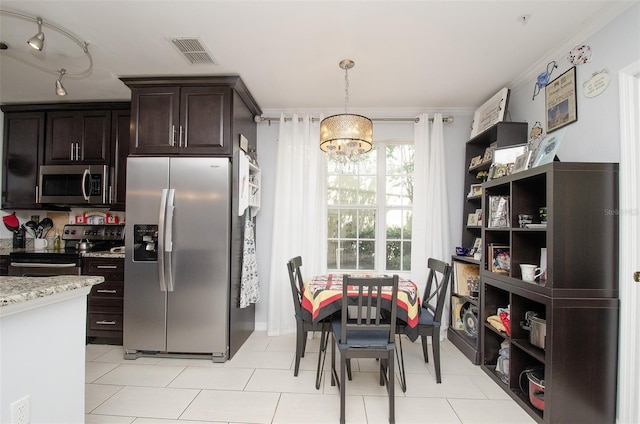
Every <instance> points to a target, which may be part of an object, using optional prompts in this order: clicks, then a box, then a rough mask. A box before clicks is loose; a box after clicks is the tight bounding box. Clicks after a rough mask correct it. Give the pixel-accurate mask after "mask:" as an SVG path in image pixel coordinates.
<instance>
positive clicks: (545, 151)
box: [531, 129, 565, 168]
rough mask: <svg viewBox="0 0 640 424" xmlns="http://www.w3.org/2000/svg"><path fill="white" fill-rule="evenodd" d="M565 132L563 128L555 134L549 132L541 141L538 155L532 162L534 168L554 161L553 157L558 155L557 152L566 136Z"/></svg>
mask: <svg viewBox="0 0 640 424" xmlns="http://www.w3.org/2000/svg"><path fill="white" fill-rule="evenodd" d="M564 133H565V130H564V129H562V130H560V131H558V132H555V133H553V134H550V135H549V134H547V136H546V137H545V138H544V139H543V140H542V141H541V142H540V146H539V147H538V151H537V152H536V156H535V158H533V163H532V164H531V167H532V168H535V167H536V166H540V165H544V164H546V163H551V162H553V159H554V158H555V157H556V153H557V152H558V147H560V142H561V141H562V137H564Z"/></svg>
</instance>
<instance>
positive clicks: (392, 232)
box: [385, 210, 402, 239]
mask: <svg viewBox="0 0 640 424" xmlns="http://www.w3.org/2000/svg"><path fill="white" fill-rule="evenodd" d="M385 228H386V230H387V238H388V239H399V238H401V237H402V233H401V232H402V211H401V210H390V211H387V222H386V226H385Z"/></svg>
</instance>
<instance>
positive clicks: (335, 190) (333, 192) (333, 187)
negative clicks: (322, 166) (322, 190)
mask: <svg viewBox="0 0 640 424" xmlns="http://www.w3.org/2000/svg"><path fill="white" fill-rule="evenodd" d="M339 181H340V179H339V178H338V177H337V176H335V175H330V176H329V177H328V178H327V204H329V205H336V204H338V199H339V195H340V187H339V186H338V184H339Z"/></svg>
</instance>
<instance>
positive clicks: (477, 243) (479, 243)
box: [469, 237, 482, 256]
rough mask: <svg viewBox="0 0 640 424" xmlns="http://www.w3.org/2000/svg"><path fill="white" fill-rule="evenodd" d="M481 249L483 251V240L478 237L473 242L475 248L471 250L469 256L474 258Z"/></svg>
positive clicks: (472, 247)
mask: <svg viewBox="0 0 640 424" xmlns="http://www.w3.org/2000/svg"><path fill="white" fill-rule="evenodd" d="M480 249H482V239H481V238H480V237H476V238H475V239H474V240H473V246H471V249H469V256H473V255H474V254H476V253H477V252H480Z"/></svg>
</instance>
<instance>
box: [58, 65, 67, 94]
mask: <svg viewBox="0 0 640 424" xmlns="http://www.w3.org/2000/svg"><path fill="white" fill-rule="evenodd" d="M66 73H67V70H66V69H64V68H62V69H60V78H58V79H57V80H56V95H58V96H66V95H67V90H65V89H64V86H63V85H62V77H64V74H66Z"/></svg>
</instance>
